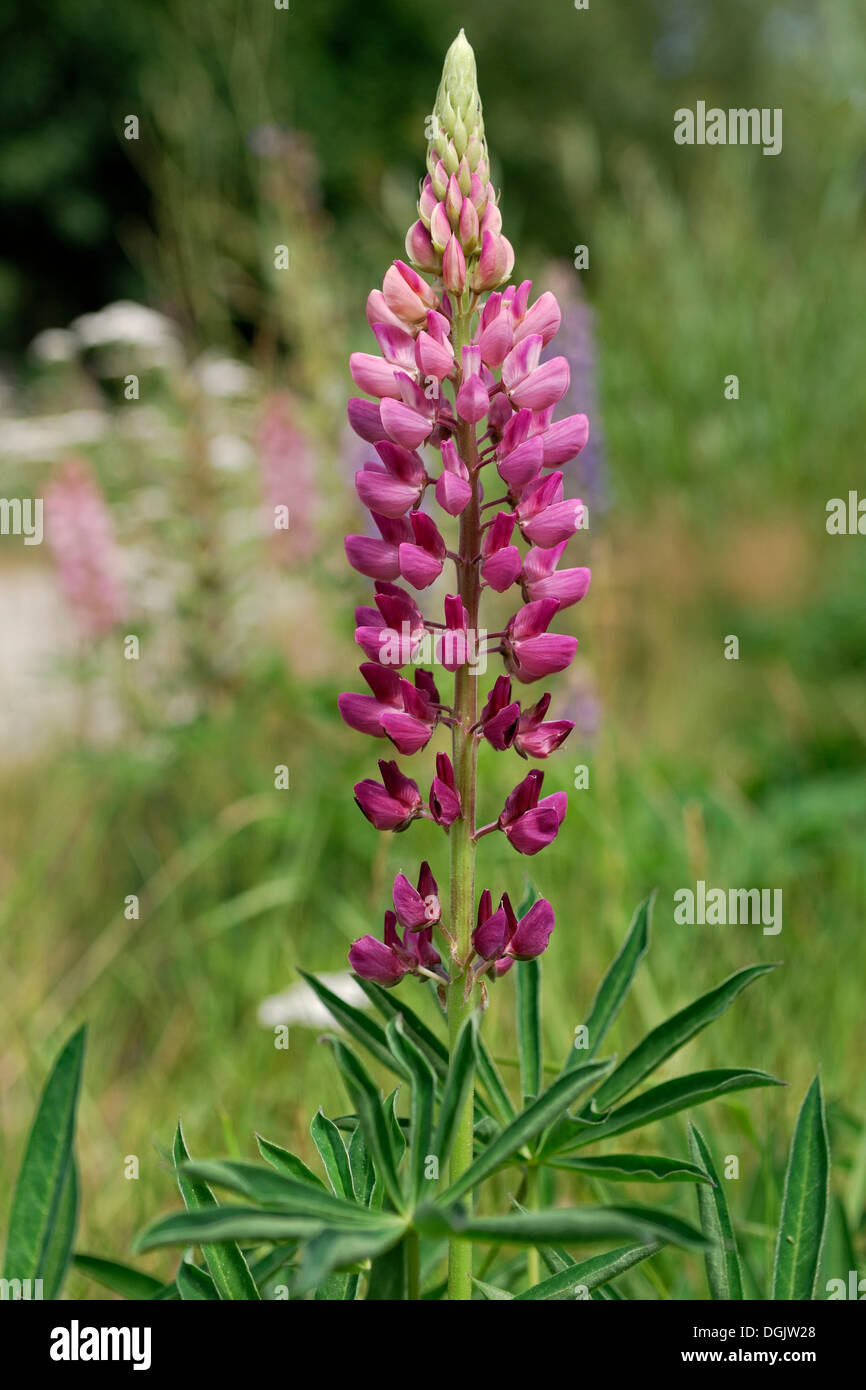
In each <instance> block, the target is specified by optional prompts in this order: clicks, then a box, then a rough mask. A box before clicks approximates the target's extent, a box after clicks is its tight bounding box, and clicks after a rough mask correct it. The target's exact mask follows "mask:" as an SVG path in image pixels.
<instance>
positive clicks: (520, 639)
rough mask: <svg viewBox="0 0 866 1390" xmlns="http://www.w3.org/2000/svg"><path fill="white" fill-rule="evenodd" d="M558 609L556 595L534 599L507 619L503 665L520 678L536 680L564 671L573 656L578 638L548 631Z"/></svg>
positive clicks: (525, 680)
mask: <svg viewBox="0 0 866 1390" xmlns="http://www.w3.org/2000/svg"><path fill="white" fill-rule="evenodd" d="M558 610H559V604H558V602H557V601H556V599H555V598H543V599H537V600H536V601H535V602H534V603H528V604H527V605H526V607H525V608H521V610H520V612H519V613H515V615H514V617H513V618H512V619H511V620H510V622H509V624H508V628H507V631H506V636H505V640H504V642H503V649H504V652H505V664H506V665H507V667H508V669H509V671H510V672H511V674H512V675H513V676H516V677H517V679H518V680H519V681H524V682H529V681H537V680H541V679H542V678H543V677H544V676H550V675H553V674H554V673H555V672H556V671H564V670H565V668H566V667H567V666H569V665H570V664H571V662H572V660H573V659H574V654H575V652H576V651H577V638H576V637H567V636H560V635H559V634H558V633H553V632H548V631H547V628H548V626H549V624H550V622H551V619H552V618H553V615H554V613H556V612H558Z"/></svg>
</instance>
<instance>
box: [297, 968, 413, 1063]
mask: <svg viewBox="0 0 866 1390" xmlns="http://www.w3.org/2000/svg"><path fill="white" fill-rule="evenodd" d="M298 974H299V975H302V976H303V977H304V979H305V980H306V982H307V984H308V985H309V986H310V989H311V990H313V992H314V993H315V994H317V995H318V997H319V999H320V1000H321V1001H322V1003H323V1004H324V1006H325V1008H326V1009H327V1010H328V1013H329V1014H330V1015H331V1017H332V1018H333V1019H334V1020H335V1021H336V1022H337V1023H339V1025H340V1027H341V1028H344V1029H345V1030H346V1032H347V1033H348V1034H349V1035H350V1036H351V1037H353V1038H354V1039H355V1041H356V1042H359V1043H360V1044H361V1046H362V1047H365V1048H366V1049H367V1051H368V1052H369V1053H370V1054H371V1055H372V1056H373V1057H375V1058H376V1060H377V1061H378V1062H381V1063H382V1065H383V1066H386V1067H387V1068H388V1070H389V1071H395V1072H396V1073H397V1075H398V1076H400V1077H402V1078H403V1080H404V1081H405V1080H408V1078H407V1076H406V1073H405V1072H404V1071H403V1070H402V1069H401V1067H400V1065H399V1063H398V1062H397V1059H396V1058H395V1056H394V1054H393V1052H392V1051H391V1049H390V1048H389V1047H388V1043H387V1041H386V1038H385V1034H384V1032H383V1030H382V1029H381V1028H380V1027H379V1025H378V1023H376V1021H375V1020H374V1019H372V1018H368V1017H367V1015H366V1014H364V1013H362V1012H361V1010H360V1009H356V1008H354V1006H353V1005H352V1004H347V1003H345V1001H344V1000H342V999H341V998H340V997H339V995H337V994H334V992H333V990H330V989H328V987H327V985H323V984H322V982H321V981H320V980H317V979H316V977H315V975H308V974H307V972H306V970H299V971H298Z"/></svg>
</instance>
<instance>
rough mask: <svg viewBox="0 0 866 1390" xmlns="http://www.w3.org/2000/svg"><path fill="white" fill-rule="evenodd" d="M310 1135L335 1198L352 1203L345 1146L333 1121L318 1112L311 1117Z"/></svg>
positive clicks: (353, 1190)
mask: <svg viewBox="0 0 866 1390" xmlns="http://www.w3.org/2000/svg"><path fill="white" fill-rule="evenodd" d="M310 1133H311V1134H312V1136H313V1143H314V1144H315V1146H316V1149H317V1150H318V1153H319V1158H320V1159H321V1160H322V1162H323V1164H324V1165H325V1172H326V1173H327V1175H328V1182H329V1183H330V1184H331V1188H332V1190H333V1192H334V1194H335V1195H336V1196H337V1197H345V1198H346V1201H348V1202H354V1200H355V1189H354V1187H353V1186H352V1170H351V1168H350V1167H349V1155H348V1153H347V1151H346V1145H345V1144H344V1143H343V1136H342V1134H341V1133H340V1131H339V1130H338V1129H337V1126H336V1125H335V1124H334V1121H333V1120H329V1119H328V1118H327V1116H326V1115H323V1113H322V1111H321V1110H319V1111H317V1112H316V1114H315V1115H314V1116H313V1123H312V1124H311V1126H310Z"/></svg>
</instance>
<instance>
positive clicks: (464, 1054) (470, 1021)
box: [433, 1013, 478, 1173]
mask: <svg viewBox="0 0 866 1390" xmlns="http://www.w3.org/2000/svg"><path fill="white" fill-rule="evenodd" d="M477 1042H478V1015H477V1014H474V1013H473V1014H470V1015H469V1017H468V1018H467V1019H465V1020H464V1022H463V1023H462V1024H461V1027H460V1032H459V1033H458V1034H457V1040H456V1042H455V1045H454V1056H453V1058H452V1059H451V1063H450V1065H449V1068H448V1075H447V1077H446V1080H445V1085H444V1087H443V1089H442V1100H441V1103H440V1106H439V1119H438V1121H437V1123H436V1133H435V1135H434V1136H433V1152H434V1153H435V1154H436V1157H437V1158H438V1160H439V1171H440V1172H441V1173H444V1172H445V1165H446V1164H447V1162H448V1159H449V1158H450V1157H451V1150H452V1148H453V1146H454V1135H455V1133H456V1130H457V1122H458V1120H459V1118H460V1115H461V1113H462V1111H463V1106H464V1103H465V1101H466V1096H467V1094H468V1092H469V1088H470V1086H471V1085H472V1077H473V1075H474V1071H475V1057H476V1047H477Z"/></svg>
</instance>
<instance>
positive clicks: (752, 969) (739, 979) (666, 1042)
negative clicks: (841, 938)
mask: <svg viewBox="0 0 866 1390" xmlns="http://www.w3.org/2000/svg"><path fill="white" fill-rule="evenodd" d="M776 968H777V967H776V965H775V964H771V965H750V966H748V967H747V968H746V969H745V970H738V971H737V972H736V973H735V974H734V975H730V976H729V977H728V979H727V980H723V981H722V983H721V984H720V985H717V986H716V987H715V989H711V990H709V992H708V993H707V994H702V995H701V997H700V998H699V999H696V1000H695V1001H694V1003H692V1004H689V1006H688V1007H687V1008H685V1009H681V1010H680V1011H679V1013H676V1014H673V1015H672V1017H671V1018H669V1019H666V1020H665V1022H664V1023H661V1024H659V1026H658V1028H654V1029H653V1030H652V1032H651V1033H648V1034H647V1036H646V1037H645V1038H644V1039H643V1041H642V1042H640V1043H638V1045H637V1047H636V1048H634V1049H633V1051H631V1052H630V1053H629V1054H628V1056H627V1057H625V1058H623V1060H622V1061H621V1062H620V1064H619V1066H618V1067H616V1068H615V1070H614V1071H612V1072H611V1074H610V1076H609V1077H608V1078H607V1080H606V1081H604V1082H603V1083H602V1085H601V1086H599V1088H598V1091H597V1092H596V1094H595V1096H594V1097H593V1105H594V1108H595V1109H596V1110H605V1109H607V1108H608V1107H609V1106H611V1105H613V1104H614V1102H615V1101H618V1100H619V1099H620V1097H621V1096H624V1095H626V1094H627V1093H628V1092H629V1091H632V1090H634V1088H635V1086H637V1084H638V1083H639V1082H640V1081H642V1080H643V1079H644V1077H645V1076H648V1075H649V1073H650V1072H652V1071H655V1069H656V1067H659V1066H661V1064H662V1062H664V1061H665V1059H666V1058H668V1057H670V1056H671V1054H672V1053H674V1052H676V1051H677V1050H678V1049H679V1048H681V1047H683V1046H684V1044H685V1043H687V1042H688V1041H689V1039H690V1038H693V1037H694V1036H695V1034H696V1033H699V1032H700V1031H701V1029H703V1028H706V1027H707V1025H708V1024H709V1023H712V1022H713V1020H714V1019H716V1018H718V1017H719V1016H720V1015H721V1014H723V1013H724V1012H725V1010H726V1009H727V1008H728V1007H729V1005H730V1004H732V1003H733V1002H734V1000H735V999H736V997H737V995H738V994H739V993H740V992H741V991H742V990H744V989H745V988H746V986H747V985H750V984H751V983H752V981H753V980H757V978H758V977H759V976H760V975H766V974H767V972H768V971H770V970H775V969H776Z"/></svg>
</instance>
